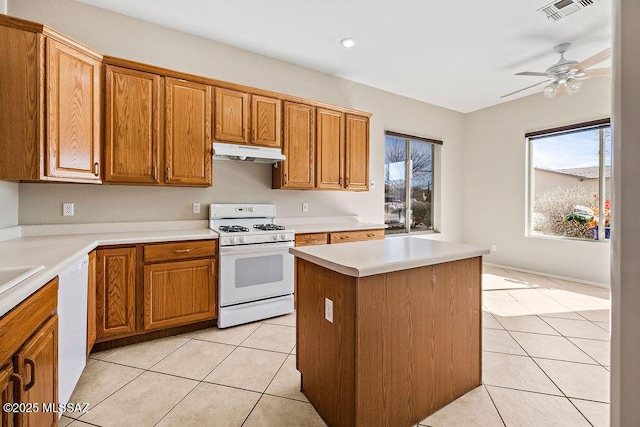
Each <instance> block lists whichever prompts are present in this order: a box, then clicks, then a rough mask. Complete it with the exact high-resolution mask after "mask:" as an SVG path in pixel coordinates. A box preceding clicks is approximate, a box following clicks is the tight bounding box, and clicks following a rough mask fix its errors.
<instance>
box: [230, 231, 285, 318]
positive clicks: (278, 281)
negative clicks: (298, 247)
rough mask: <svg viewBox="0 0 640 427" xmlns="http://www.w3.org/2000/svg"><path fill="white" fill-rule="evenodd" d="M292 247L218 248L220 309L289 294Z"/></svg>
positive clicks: (269, 245)
mask: <svg viewBox="0 0 640 427" xmlns="http://www.w3.org/2000/svg"><path fill="white" fill-rule="evenodd" d="M293 246H294V243H293V242H279V243H262V244H256V245H239V246H223V247H221V248H220V277H219V279H218V280H219V281H220V282H219V290H220V292H219V295H218V297H219V299H220V306H221V307H226V306H229V305H233V304H240V303H243V302H249V301H256V300H260V299H265V298H272V297H278V296H281V295H289V294H292V293H293V258H294V257H293V255H291V254H290V253H289V248H291V247H293Z"/></svg>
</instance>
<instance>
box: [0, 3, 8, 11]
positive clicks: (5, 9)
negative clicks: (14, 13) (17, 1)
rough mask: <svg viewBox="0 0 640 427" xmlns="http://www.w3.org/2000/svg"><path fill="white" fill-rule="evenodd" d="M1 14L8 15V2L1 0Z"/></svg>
mask: <svg viewBox="0 0 640 427" xmlns="http://www.w3.org/2000/svg"><path fill="white" fill-rule="evenodd" d="M0 13H4V14H6V13H7V0H0Z"/></svg>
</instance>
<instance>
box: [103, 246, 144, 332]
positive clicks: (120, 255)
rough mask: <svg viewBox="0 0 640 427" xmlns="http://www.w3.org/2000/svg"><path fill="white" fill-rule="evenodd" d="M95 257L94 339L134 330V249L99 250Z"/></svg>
mask: <svg viewBox="0 0 640 427" xmlns="http://www.w3.org/2000/svg"><path fill="white" fill-rule="evenodd" d="M96 258H97V263H96V273H97V274H96V277H97V283H96V318H97V327H96V336H97V338H103V337H111V336H113V335H120V334H126V333H129V332H135V330H136V319H135V301H136V298H135V288H136V286H135V280H136V274H135V272H136V268H135V262H136V261H135V259H136V249H135V248H117V249H99V250H98V251H97V254H96Z"/></svg>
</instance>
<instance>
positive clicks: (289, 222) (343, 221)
mask: <svg viewBox="0 0 640 427" xmlns="http://www.w3.org/2000/svg"><path fill="white" fill-rule="evenodd" d="M275 222H276V224H280V225H284V226H286V227H287V228H289V229H293V230H294V231H295V232H296V233H297V234H303V233H328V232H332V231H352V230H354V231H357V230H375V229H383V228H387V225H386V224H380V223H375V222H362V221H360V220H359V219H358V217H357V216H332V217H296V218H276V219H275Z"/></svg>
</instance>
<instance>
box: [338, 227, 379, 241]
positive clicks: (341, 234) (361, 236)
mask: <svg viewBox="0 0 640 427" xmlns="http://www.w3.org/2000/svg"><path fill="white" fill-rule="evenodd" d="M379 239H384V229H379V230H356V231H337V232H333V233H329V243H331V244H335V243H349V242H362V241H364V240H379Z"/></svg>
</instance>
